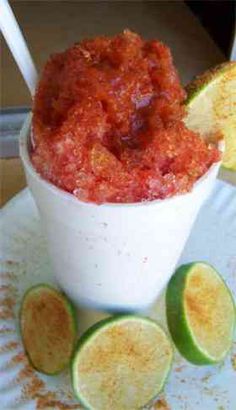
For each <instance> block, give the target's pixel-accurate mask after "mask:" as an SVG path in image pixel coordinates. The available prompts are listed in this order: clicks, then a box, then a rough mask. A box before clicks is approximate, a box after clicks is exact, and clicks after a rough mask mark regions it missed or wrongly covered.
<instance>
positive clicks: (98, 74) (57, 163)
mask: <svg viewBox="0 0 236 410" xmlns="http://www.w3.org/2000/svg"><path fill="white" fill-rule="evenodd" d="M185 98H186V93H185V91H184V89H183V88H182V86H181V84H180V80H179V77H178V74H177V71H176V69H175V67H174V64H173V61H172V56H171V52H170V50H169V48H168V47H167V46H165V45H164V44H163V43H161V42H160V41H157V40H152V41H144V40H143V39H142V38H141V37H140V36H139V35H137V34H136V33H132V32H130V31H129V30H125V31H124V32H123V33H122V34H119V35H117V36H115V37H105V36H104V37H96V38H94V39H90V40H84V41H81V42H80V43H77V44H75V45H74V46H72V47H70V48H69V49H68V50H66V51H65V52H62V53H58V54H54V55H52V57H51V58H50V59H49V61H48V63H47V64H46V66H45V68H44V70H43V73H42V76H41V79H40V82H39V85H38V88H37V92H36V95H35V99H34V107H33V126H32V139H33V144H32V145H33V147H32V152H31V159H32V163H33V165H34V167H35V168H36V170H37V171H38V172H39V173H40V174H41V176H42V177H43V178H45V179H46V180H48V181H50V182H51V183H53V184H55V185H56V186H57V187H59V188H62V189H63V190H65V191H67V192H70V193H72V194H74V195H75V196H76V197H77V198H78V199H80V200H82V201H86V202H95V203H104V202H118V203H132V202H140V201H151V200H155V199H165V198H168V197H171V196H173V195H176V194H182V193H185V192H188V191H190V190H191V189H192V187H193V185H194V183H195V182H196V181H197V180H198V179H199V178H200V177H201V176H202V175H203V174H204V173H206V171H207V170H208V169H209V168H210V166H211V165H212V164H213V163H215V162H217V161H219V160H220V153H219V151H218V149H217V148H216V146H215V144H214V143H212V141H210V142H206V141H205V140H204V139H203V138H202V137H201V135H200V134H199V133H197V132H194V131H191V130H190V129H189V128H187V127H186V125H185V123H184V121H185V120H186V114H187V110H186V107H185V105H184V101H185ZM196 121H197V118H196Z"/></svg>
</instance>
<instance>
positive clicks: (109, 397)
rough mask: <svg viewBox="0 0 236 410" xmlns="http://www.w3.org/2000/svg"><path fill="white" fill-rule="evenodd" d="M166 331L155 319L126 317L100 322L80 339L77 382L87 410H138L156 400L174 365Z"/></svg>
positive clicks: (74, 363) (75, 363) (76, 388)
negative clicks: (172, 364)
mask: <svg viewBox="0 0 236 410" xmlns="http://www.w3.org/2000/svg"><path fill="white" fill-rule="evenodd" d="M172 356H173V349H172V345H171V342H170V341H169V339H168V338H167V336H166V334H165V332H164V331H163V330H162V328H160V326H158V325H157V323H156V322H154V321H153V320H151V319H148V318H144V317H139V316H134V315H123V316H117V317H111V318H108V319H105V320H102V321H100V322H99V323H97V324H96V325H94V326H93V327H92V328H90V329H89V330H88V331H87V332H86V333H85V334H84V335H83V336H82V338H81V339H80V341H79V343H78V347H77V349H76V352H75V355H74V358H73V361H72V381H73V388H74V391H75V394H76V396H77V398H78V399H79V400H80V402H81V403H82V405H84V406H85V408H86V409H90V410H91V409H93V410H95V409H96V410H105V409H112V410H130V409H132V410H135V409H140V408H143V406H144V405H146V404H147V403H149V402H150V401H151V400H153V399H155V398H156V396H157V395H158V393H159V392H160V390H161V389H162V388H163V386H164V383H165V381H166V378H167V375H168V373H169V370H170V367H171V363H172Z"/></svg>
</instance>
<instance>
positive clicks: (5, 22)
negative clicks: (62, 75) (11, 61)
mask: <svg viewBox="0 0 236 410" xmlns="http://www.w3.org/2000/svg"><path fill="white" fill-rule="evenodd" d="M0 28H1V31H2V33H3V36H4V37H5V40H6V42H7V44H8V46H9V48H10V50H11V52H12V54H13V57H14V58H15V60H16V63H17V65H18V67H19V69H20V71H21V74H22V75H23V77H24V80H25V82H26V84H27V87H28V88H29V90H30V93H31V96H33V95H34V92H35V87H36V84H37V71H36V68H35V65H34V62H33V59H32V57H31V55H30V52H29V50H28V47H27V44H26V41H25V39H24V37H23V34H22V32H21V30H20V27H19V25H18V23H17V21H16V19H15V16H14V14H13V12H12V10H11V7H10V5H9V3H8V1H7V0H0Z"/></svg>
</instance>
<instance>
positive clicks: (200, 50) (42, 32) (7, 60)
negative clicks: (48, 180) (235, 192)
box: [0, 0, 236, 205]
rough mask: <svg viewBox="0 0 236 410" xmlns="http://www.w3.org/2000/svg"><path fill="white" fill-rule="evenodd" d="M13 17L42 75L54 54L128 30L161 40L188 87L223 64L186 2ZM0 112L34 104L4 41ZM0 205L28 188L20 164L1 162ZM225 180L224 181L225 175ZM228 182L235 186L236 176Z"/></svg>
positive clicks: (28, 5)
mask: <svg viewBox="0 0 236 410" xmlns="http://www.w3.org/2000/svg"><path fill="white" fill-rule="evenodd" d="M11 5H12V7H13V10H14V13H15V15H16V17H17V19H18V22H19V24H20V26H21V27H22V30H23V33H24V36H25V38H26V40H27V42H28V44H29V46H30V50H31V53H32V55H33V58H34V60H35V63H36V66H37V69H38V71H39V72H40V70H41V68H42V66H43V64H44V62H45V60H46V59H47V58H48V56H49V54H50V53H51V52H52V51H59V50H63V49H65V48H66V47H67V46H68V45H70V44H72V43H73V42H76V41H78V40H80V39H81V38H84V37H89V36H93V35H98V34H104V33H105V34H115V33H117V32H119V31H121V30H123V29H124V28H127V27H128V28H130V29H132V30H134V31H137V32H139V33H140V34H141V35H143V36H144V37H146V38H159V39H161V40H163V41H164V42H166V43H167V44H168V45H169V46H170V47H171V50H172V53H173V56H174V61H175V64H176V66H177V68H178V70H179V73H180V77H181V79H182V81H183V83H184V84H186V83H187V82H189V81H190V80H191V79H192V78H193V76H195V75H196V74H199V73H201V72H203V71H204V70H206V69H208V68H209V67H211V66H214V65H216V64H218V63H220V62H222V61H224V60H225V57H224V55H223V54H222V53H221V51H220V50H219V48H218V47H217V46H216V44H215V43H214V42H213V40H212V39H211V38H210V37H209V35H208V34H207V32H206V31H205V30H204V29H203V27H202V26H201V25H200V23H199V21H198V20H197V19H196V18H195V16H193V14H192V13H191V11H190V10H189V9H188V8H187V6H186V5H185V4H184V3H183V2H182V1H178V2H169V1H157V2H147V1H130V2H124V1H116V2H113V1H112V0H110V1H96V2H93V1H86V2H80V1H73V2H62V1H55V0H54V1H51V2H43V1H35V0H34V1H32V0H31V1H23V0H21V1H18V0H17V1H11ZM1 48H2V50H1V54H2V61H1V65H2V74H1V77H2V78H1V79H2V81H1V82H2V90H1V97H2V106H3V107H14V106H30V105H31V101H30V97H29V94H28V91H27V89H26V87H25V84H24V82H23V79H22V77H21V75H20V73H19V71H18V69H17V67H16V64H15V62H14V60H13V58H12V57H11V55H10V52H9V50H8V49H7V46H6V44H5V43H4V41H2V47H1ZM0 175H1V181H0V184H1V185H0V186H1V193H0V205H3V204H5V203H6V202H7V201H8V200H9V199H10V198H11V197H12V196H13V195H15V194H16V193H17V192H18V191H20V190H21V189H22V188H23V187H24V186H25V184H26V182H25V177H24V173H23V170H22V166H21V163H20V160H19V158H11V159H1V160H0ZM224 177H225V175H224ZM226 178H228V179H229V180H230V181H233V182H235V183H236V176H235V175H232V174H230V173H229V174H227V175H226Z"/></svg>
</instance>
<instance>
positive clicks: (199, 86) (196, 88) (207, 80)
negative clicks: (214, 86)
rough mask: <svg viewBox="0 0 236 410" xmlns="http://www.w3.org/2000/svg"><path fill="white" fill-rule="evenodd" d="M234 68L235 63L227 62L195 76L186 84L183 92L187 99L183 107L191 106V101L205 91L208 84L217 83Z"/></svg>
mask: <svg viewBox="0 0 236 410" xmlns="http://www.w3.org/2000/svg"><path fill="white" fill-rule="evenodd" d="M235 67H236V62H235V61H228V62H226V63H222V64H219V65H217V66H216V67H214V68H211V69H209V70H207V71H205V73H203V74H201V75H199V76H196V77H195V78H194V79H193V81H191V83H189V84H187V85H186V87H185V91H186V93H187V98H186V100H185V105H187V106H189V105H191V102H192V101H193V99H194V98H195V97H196V96H198V95H199V94H201V93H202V92H204V91H205V89H206V88H207V87H208V85H209V84H211V83H213V82H216V81H219V80H220V79H221V77H222V76H224V74H225V73H227V72H228V71H230V70H232V68H235Z"/></svg>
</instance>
